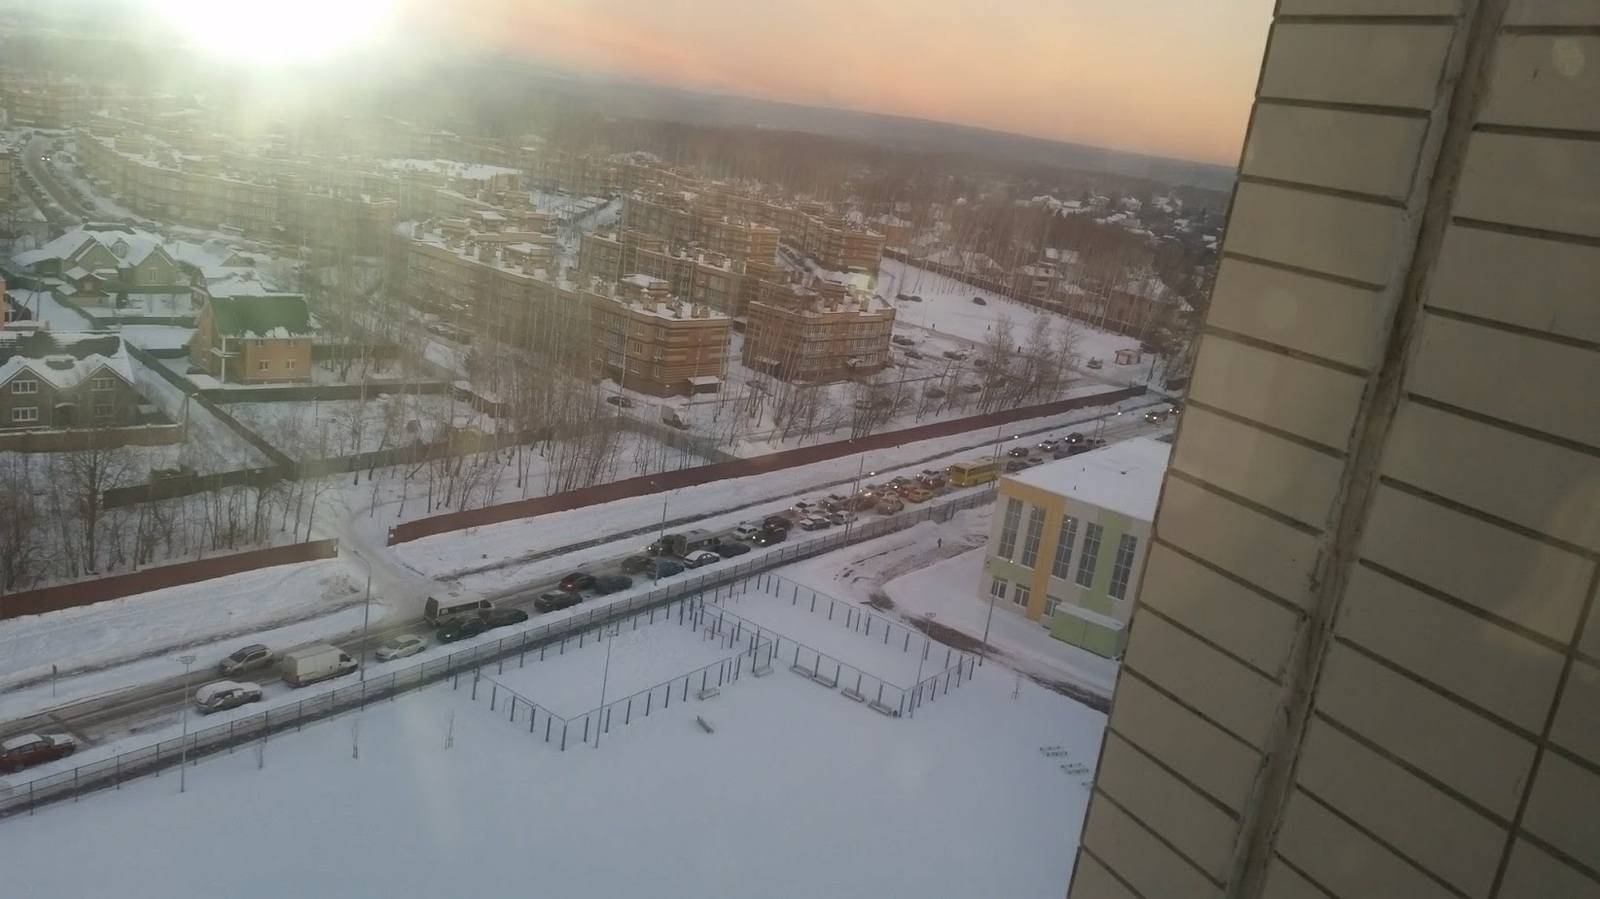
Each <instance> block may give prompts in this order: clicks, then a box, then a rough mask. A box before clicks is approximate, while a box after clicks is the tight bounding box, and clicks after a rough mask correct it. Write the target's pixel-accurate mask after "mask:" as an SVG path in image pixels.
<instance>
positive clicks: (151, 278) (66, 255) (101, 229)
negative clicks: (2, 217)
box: [12, 222, 188, 296]
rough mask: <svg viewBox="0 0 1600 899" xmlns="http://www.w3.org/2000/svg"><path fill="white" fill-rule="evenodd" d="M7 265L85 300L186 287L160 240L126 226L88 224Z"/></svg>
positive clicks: (179, 270) (176, 264)
mask: <svg viewBox="0 0 1600 899" xmlns="http://www.w3.org/2000/svg"><path fill="white" fill-rule="evenodd" d="M12 261H13V262H14V263H15V264H16V265H17V267H18V268H20V269H22V271H23V272H25V273H27V274H30V275H35V276H37V277H40V278H56V279H59V280H60V281H61V282H62V283H63V284H64V285H69V286H70V287H71V289H72V291H73V292H79V291H82V292H83V294H84V295H87V296H105V295H107V294H113V293H121V292H127V291H139V292H152V291H159V290H160V289H161V288H175V289H179V290H184V289H187V286H188V279H187V278H186V277H185V275H184V272H183V271H182V270H181V269H180V268H179V267H178V263H177V261H176V260H174V259H173V258H172V256H171V255H170V254H169V253H168V252H167V251H166V249H165V248H164V247H163V246H162V245H161V237H160V236H159V235H156V234H151V233H150V232H148V231H142V230H140V229H138V228H135V227H133V226H132V225H122V224H114V223H113V224H107V223H96V222H90V223H89V224H86V225H83V226H82V227H78V228H74V229H72V230H71V231H68V232H67V233H65V234H63V235H61V236H60V237H57V238H56V239H55V240H52V241H50V242H49V243H47V244H45V245H44V246H42V247H40V248H39V249H37V250H28V251H26V252H23V253H18V254H17V255H16V256H15V257H14V258H13V260H12Z"/></svg>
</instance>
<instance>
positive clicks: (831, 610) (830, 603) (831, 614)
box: [828, 599, 850, 624]
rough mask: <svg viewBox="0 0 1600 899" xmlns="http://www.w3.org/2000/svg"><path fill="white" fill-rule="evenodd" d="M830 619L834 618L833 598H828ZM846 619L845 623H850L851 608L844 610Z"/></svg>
mask: <svg viewBox="0 0 1600 899" xmlns="http://www.w3.org/2000/svg"><path fill="white" fill-rule="evenodd" d="M828 620H829V621H832V620H833V600H831V599H830V600H828ZM844 620H845V624H849V623H850V610H849V609H845V611H844Z"/></svg>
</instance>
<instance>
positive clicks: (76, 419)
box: [0, 331, 145, 431]
mask: <svg viewBox="0 0 1600 899" xmlns="http://www.w3.org/2000/svg"><path fill="white" fill-rule="evenodd" d="M129 366H130V362H129V360H128V355H127V352H126V351H125V350H124V349H123V346H122V338H120V337H118V336H116V335H114V334H63V333H35V332H31V331H18V332H6V334H5V336H4V337H3V338H0V431H6V430H26V429H34V428H52V429H62V428H94V427H117V426H123V425H132V424H138V423H139V422H140V420H141V413H140V407H141V406H142V405H143V404H144V402H145V400H144V398H143V397H142V396H141V395H140V394H139V391H138V390H137V389H136V388H135V387H134V384H133V373H132V370H131V368H130V367H129Z"/></svg>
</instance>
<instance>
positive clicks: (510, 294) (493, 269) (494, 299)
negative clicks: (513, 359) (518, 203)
mask: <svg viewBox="0 0 1600 899" xmlns="http://www.w3.org/2000/svg"><path fill="white" fill-rule="evenodd" d="M527 224H528V225H529V226H530V227H538V228H542V227H545V226H546V222H545V221H544V220H537V221H535V220H531V219H530V220H528V222H527ZM394 240H395V244H394V248H395V254H394V255H393V256H392V257H391V262H390V265H391V270H392V271H393V272H394V273H395V278H394V283H395V284H396V285H397V286H398V287H399V289H400V290H401V292H402V294H403V295H404V296H405V297H407V298H408V299H409V300H410V302H411V303H412V304H413V305H415V306H416V307H417V308H419V309H423V310H425V311H427V312H429V313H432V314H435V315H440V316H442V317H444V318H446V319H447V320H448V321H449V322H450V323H451V324H454V325H457V326H470V327H476V328H484V329H488V330H491V331H495V332H497V333H500V334H502V335H505V336H506V337H507V339H510V340H513V341H515V342H519V343H525V342H526V341H525V340H524V339H522V338H525V337H526V335H527V331H528V329H529V328H530V327H531V325H532V323H533V321H534V319H535V318H536V316H537V315H538V313H539V312H540V311H541V310H545V309H549V308H551V307H552V306H553V304H555V303H556V302H558V301H562V300H565V301H567V302H569V303H570V302H576V293H575V292H574V291H573V290H572V289H570V288H564V287H562V286H561V285H560V284H559V283H558V281H557V278H556V274H557V273H556V271H555V267H556V258H555V235H554V234H553V233H550V232H548V231H535V230H521V229H520V227H511V223H509V222H504V221H499V220H496V219H495V218H492V217H479V218H477V219H466V218H462V219H447V220H444V221H442V222H438V223H424V224H417V225H414V226H413V227H412V228H411V229H410V231H409V232H408V233H407V234H404V235H397V236H396V237H395V238H394Z"/></svg>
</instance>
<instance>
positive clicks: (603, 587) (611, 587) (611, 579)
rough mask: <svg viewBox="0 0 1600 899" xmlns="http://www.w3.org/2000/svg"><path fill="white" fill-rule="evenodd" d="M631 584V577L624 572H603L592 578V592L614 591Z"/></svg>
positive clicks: (624, 588) (626, 587) (623, 588)
mask: <svg viewBox="0 0 1600 899" xmlns="http://www.w3.org/2000/svg"><path fill="white" fill-rule="evenodd" d="M632 586H633V578H631V577H628V576H627V575H625V574H603V575H601V576H599V577H597V578H595V579H594V592H596V593H601V594H605V593H616V592H617V591H619V590H626V589H628V588H629V587H632Z"/></svg>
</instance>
